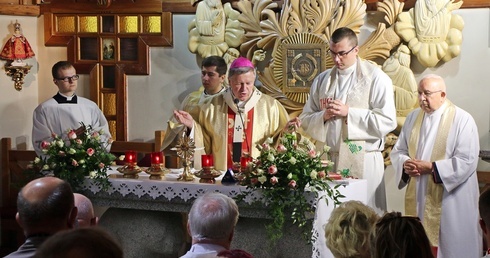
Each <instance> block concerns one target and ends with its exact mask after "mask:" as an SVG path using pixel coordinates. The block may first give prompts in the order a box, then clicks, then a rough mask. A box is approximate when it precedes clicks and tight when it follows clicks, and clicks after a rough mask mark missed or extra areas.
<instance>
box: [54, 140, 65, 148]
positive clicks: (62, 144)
mask: <svg viewBox="0 0 490 258" xmlns="http://www.w3.org/2000/svg"><path fill="white" fill-rule="evenodd" d="M56 145H58V147H60V148H63V146H65V143H64V142H63V141H61V140H59V141H57V142H56Z"/></svg>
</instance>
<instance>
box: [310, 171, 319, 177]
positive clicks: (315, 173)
mask: <svg viewBox="0 0 490 258" xmlns="http://www.w3.org/2000/svg"><path fill="white" fill-rule="evenodd" d="M317 176H318V172H316V170H312V171H311V172H310V177H311V179H316V178H317Z"/></svg>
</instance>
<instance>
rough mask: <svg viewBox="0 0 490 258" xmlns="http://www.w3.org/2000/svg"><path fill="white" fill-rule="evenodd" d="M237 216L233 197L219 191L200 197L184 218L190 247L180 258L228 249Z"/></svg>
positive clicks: (196, 257)
mask: <svg viewBox="0 0 490 258" xmlns="http://www.w3.org/2000/svg"><path fill="white" fill-rule="evenodd" d="M238 215H239V213H238V206H237V204H236V203H235V200H233V199H232V198H230V197H228V196H226V195H224V194H222V193H218V192H208V193H206V194H204V195H202V196H199V197H198V198H197V199H196V200H195V201H194V203H193V204H192V207H191V210H190V212H189V218H188V221H187V231H188V232H189V235H190V236H191V237H192V246H191V248H190V250H189V251H188V252H187V253H186V254H185V255H183V256H181V258H208V257H209V258H211V257H212V258H215V257H217V255H218V253H219V252H221V251H224V250H229V249H230V245H231V241H232V239H233V233H234V230H235V226H236V224H237V222H238Z"/></svg>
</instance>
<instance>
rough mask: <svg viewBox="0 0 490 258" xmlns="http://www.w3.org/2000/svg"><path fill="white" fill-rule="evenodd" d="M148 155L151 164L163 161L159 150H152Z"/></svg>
mask: <svg viewBox="0 0 490 258" xmlns="http://www.w3.org/2000/svg"><path fill="white" fill-rule="evenodd" d="M150 157H151V164H152V165H153V164H162V163H163V162H164V160H165V159H164V158H163V153H162V152H161V151H159V152H152V153H151V154H150Z"/></svg>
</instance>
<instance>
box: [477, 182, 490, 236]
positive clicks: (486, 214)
mask: <svg viewBox="0 0 490 258" xmlns="http://www.w3.org/2000/svg"><path fill="white" fill-rule="evenodd" d="M478 209H479V211H480V227H481V229H482V230H483V234H484V235H485V236H486V238H487V245H488V244H489V243H488V242H490V235H489V229H490V189H487V190H486V191H484V192H483V193H482V194H481V195H480V198H479V200H478Z"/></svg>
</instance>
